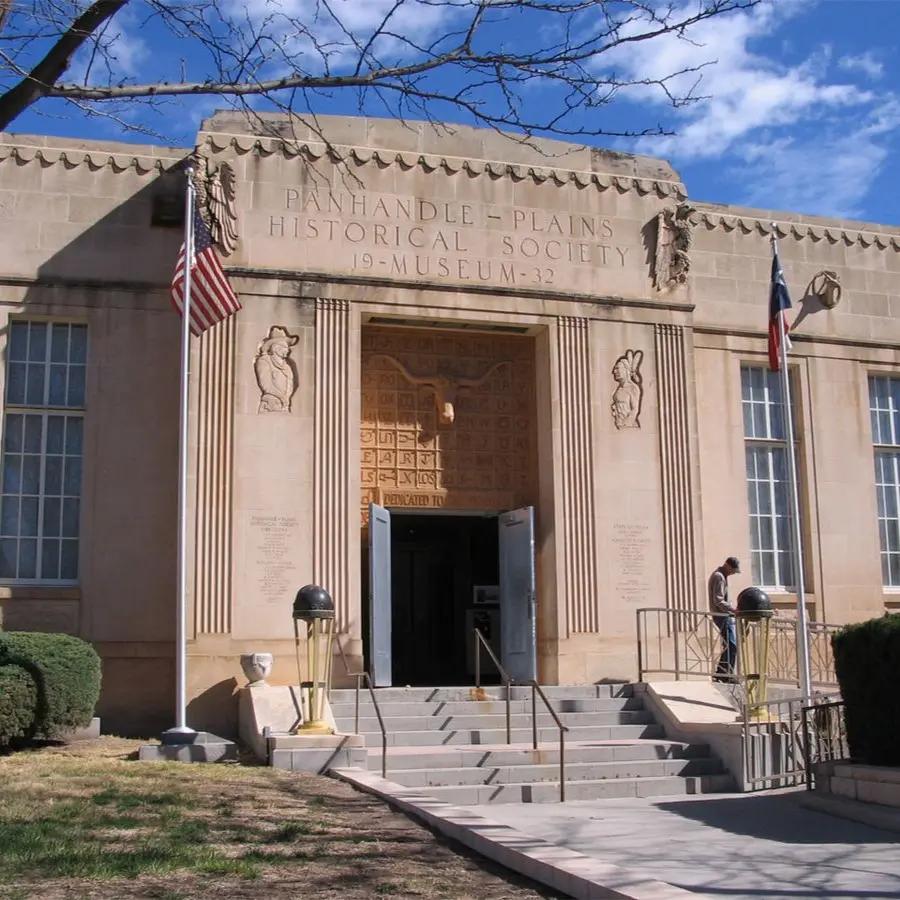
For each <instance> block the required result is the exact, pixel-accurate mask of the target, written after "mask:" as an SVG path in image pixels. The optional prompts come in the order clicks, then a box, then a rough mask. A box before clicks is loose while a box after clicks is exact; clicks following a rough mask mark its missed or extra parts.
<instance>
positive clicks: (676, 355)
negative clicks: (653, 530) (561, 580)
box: [655, 325, 697, 609]
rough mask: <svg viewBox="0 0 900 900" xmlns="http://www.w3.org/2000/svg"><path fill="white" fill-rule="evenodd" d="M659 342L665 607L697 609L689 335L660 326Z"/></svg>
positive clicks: (657, 328) (657, 332) (657, 359)
mask: <svg viewBox="0 0 900 900" xmlns="http://www.w3.org/2000/svg"><path fill="white" fill-rule="evenodd" d="M655 338H656V371H657V378H658V382H659V403H658V408H659V442H660V461H661V465H662V500H663V547H664V552H665V569H666V606H667V607H669V608H670V609H694V608H695V596H696V590H697V587H696V578H697V568H696V555H695V551H696V541H695V536H694V503H693V486H692V477H691V471H692V470H691V453H690V422H689V408H688V383H687V377H688V376H687V366H686V364H685V340H686V336H685V330H684V328H682V327H681V326H678V325H657V326H656V335H655Z"/></svg>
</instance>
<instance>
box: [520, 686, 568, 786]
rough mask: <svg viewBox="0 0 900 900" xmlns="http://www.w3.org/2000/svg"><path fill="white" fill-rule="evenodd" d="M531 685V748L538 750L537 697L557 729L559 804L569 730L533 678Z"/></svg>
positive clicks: (564, 775)
mask: <svg viewBox="0 0 900 900" xmlns="http://www.w3.org/2000/svg"><path fill="white" fill-rule="evenodd" d="M529 684H530V685H531V735H532V746H533V748H534V749H535V750H537V748H538V729H537V695H540V698H541V700H543V701H544V706H546V707H547V711H548V712H549V713H550V715H551V716H553V721H554V722H556V727H557V728H559V802H560V803H565V801H566V732H567V731H568V730H569V728H568V726H567V725H563V723H562V722H561V721H560V720H559V716H558V715H557V714H556V710H555V709H554V708H553V707H552V706H551V705H550V701H549V700H548V699H547V695H546V694H545V693H544V692H543V691H542V690H541V686H540V685H539V684H538V683H537V681H535V680H534V679H533V678H532V679H531V681H530V682H529Z"/></svg>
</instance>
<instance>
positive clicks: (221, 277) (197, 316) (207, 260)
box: [172, 208, 241, 334]
mask: <svg viewBox="0 0 900 900" xmlns="http://www.w3.org/2000/svg"><path fill="white" fill-rule="evenodd" d="M184 256H185V254H184V244H182V245H181V250H180V251H179V253H178V262H177V263H176V264H175V274H174V275H173V276H172V305H173V306H174V307H175V309H176V310H177V311H178V314H179V315H182V313H183V310H184V280H185V279H184V274H185V266H184ZM240 308H241V304H240V301H239V300H238V298H237V294H235V292H234V291H233V290H232V287H231V285H230V284H229V283H228V278H227V277H226V276H225V272H224V270H223V269H222V264H221V263H220V262H219V257H218V256H217V255H216V249H215V247H214V246H213V241H212V235H210V233H209V228H207V227H206V222H204V221H203V217H202V216H201V215H200V211H199V210H198V209H196V208H195V209H194V263H193V265H192V266H191V308H190V315H191V332H192V333H193V334H200V333H201V332H204V331H206V329H207V328H211V327H212V326H213V325H215V324H216V322H221V321H222V319H225V318H227V317H228V316H230V315H232V314H233V313H236V312H237V311H238V310H239V309H240Z"/></svg>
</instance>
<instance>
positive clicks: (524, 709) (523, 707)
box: [331, 694, 644, 719]
mask: <svg viewBox="0 0 900 900" xmlns="http://www.w3.org/2000/svg"><path fill="white" fill-rule="evenodd" d="M550 704H551V706H552V707H553V708H554V709H555V710H556V711H557V712H560V713H579V712H618V711H620V710H641V709H643V708H644V702H643V700H642V698H640V697H583V698H557V699H554V700H551V701H550ZM378 708H379V709H380V710H381V714H382V715H383V716H426V715H431V716H437V715H444V716H449V715H475V714H477V715H482V714H484V715H497V716H505V715H506V702H505V700H504V698H503V697H502V696H501V697H500V698H499V699H491V700H436V701H428V700H411V701H408V702H403V701H393V700H392V701H385V702H382V701H381V699H380V698H379V700H378ZM509 708H510V712H511V713H512V714H514V715H515V714H516V713H523V714H527V715H531V700H530V698H529V699H527V700H512V701H511V702H510V704H509ZM541 708H542V704H541V702H540V699H539V700H538V709H541ZM331 710H332V712H333V713H334V715H335V717H336V718H345V719H346V718H350V719H352V718H353V716H354V714H355V711H356V705H355V702H354V701H353V700H350V701H345V700H341V701H338V702H335V701H334V700H332V703H331ZM359 714H360V715H361V716H374V715H375V707H374V706H373V705H372V701H371V700H369V699H368V696H367V695H364V694H360V703H359Z"/></svg>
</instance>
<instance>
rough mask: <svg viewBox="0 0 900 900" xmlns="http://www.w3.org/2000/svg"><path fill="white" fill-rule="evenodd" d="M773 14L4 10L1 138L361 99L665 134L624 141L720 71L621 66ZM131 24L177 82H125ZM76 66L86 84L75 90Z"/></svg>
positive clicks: (535, 6) (332, 8)
mask: <svg viewBox="0 0 900 900" xmlns="http://www.w3.org/2000/svg"><path fill="white" fill-rule="evenodd" d="M760 2H762V0H689V2H683V3H681V4H675V3H661V2H658V0H646V2H642V0H615V2H613V0H369V2H367V3H365V4H362V3H359V2H356V0H310V2H301V3H296V2H293V0H247V2H246V3H245V4H241V5H240V8H239V4H237V3H235V2H234V0H94V2H93V3H90V5H88V6H87V7H86V8H85V7H84V5H83V2H81V0H26V2H21V3H18V4H16V5H13V4H12V0H0V28H2V27H3V22H4V18H5V21H6V28H5V30H4V31H3V32H0V129H5V128H7V127H8V126H9V125H10V124H11V123H12V122H13V121H14V120H15V119H16V118H17V117H18V116H19V115H21V113H22V112H24V111H25V110H26V109H28V108H29V107H31V106H33V105H34V104H36V103H43V102H45V101H48V100H52V99H53V98H55V99H57V100H59V99H62V100H65V101H69V102H71V103H75V104H78V105H79V108H85V105H87V107H88V108H94V107H96V108H99V107H101V106H103V105H106V104H115V103H117V102H123V101H125V102H134V101H142V102H151V103H152V102H154V101H155V100H158V98H161V97H168V98H184V97H221V98H225V99H227V100H228V101H229V102H230V103H232V104H235V105H237V106H238V107H239V108H242V109H244V110H245V111H249V110H251V109H253V108H255V107H256V106H257V105H258V103H259V102H260V101H262V102H264V104H266V105H268V106H269V107H270V108H271V107H274V108H276V109H282V110H284V111H286V112H299V113H307V114H308V112H310V111H311V110H313V109H315V108H319V109H321V108H322V107H323V106H324V105H325V103H326V102H327V100H328V98H330V97H333V96H335V95H336V94H338V93H347V92H355V94H356V96H357V102H358V106H359V108H360V110H361V111H364V110H365V109H367V108H368V104H371V103H372V102H373V101H377V102H378V103H380V104H381V105H382V106H383V108H384V110H385V111H386V112H387V113H388V114H390V115H393V116H396V117H399V118H407V117H411V115H414V116H416V117H420V118H421V117H424V118H426V119H427V120H428V121H432V122H435V121H439V120H440V119H441V118H459V117H463V118H466V119H468V120H470V121H472V122H473V124H480V125H483V126H487V127H490V128H496V129H498V130H504V131H506V130H509V129H514V130H518V131H521V132H523V133H524V134H525V136H526V137H528V136H530V135H533V134H536V133H547V134H550V135H557V136H564V137H573V136H582V137H587V136H596V135H623V136H634V135H644V134H659V133H664V132H663V130H662V129H661V128H660V127H659V126H656V127H653V128H637V129H635V130H625V129H621V128H616V127H614V126H612V125H611V124H608V122H607V120H605V119H604V118H603V117H601V116H599V115H598V114H597V110H599V109H600V108H602V107H605V106H608V105H610V104H612V103H614V102H615V101H616V100H617V99H619V98H620V97H621V96H622V95H623V93H624V92H628V91H633V90H635V89H642V90H647V89H652V90H654V91H657V92H658V93H659V96H660V97H661V98H662V99H664V100H666V101H667V102H668V103H669V104H671V105H672V106H674V107H676V108H677V107H679V106H682V105H685V104H688V103H692V102H696V101H697V100H698V99H700V95H699V93H698V92H697V87H698V82H699V78H700V73H701V72H702V69H703V68H704V66H706V65H708V64H709V62H710V60H704V59H702V58H701V57H700V56H699V52H698V56H697V62H696V64H695V65H691V66H688V67H684V68H681V69H678V70H677V71H673V72H669V73H666V74H664V75H662V76H659V75H657V76H655V77H654V76H650V75H649V74H648V75H647V77H630V78H625V77H622V76H620V75H618V74H617V72H616V70H615V68H614V67H613V66H612V64H611V63H610V62H607V60H613V59H615V57H616V55H618V56H619V57H621V55H622V54H623V53H627V52H628V50H629V48H630V47H632V46H634V45H637V44H641V43H646V42H652V41H659V40H662V39H666V38H668V39H669V40H686V41H692V40H693V39H692V37H691V33H692V29H694V28H695V27H696V26H698V25H699V24H701V23H702V22H704V21H706V20H709V19H711V18H714V17H716V16H722V15H726V14H728V13H733V12H736V11H740V10H746V9H749V8H751V7H753V6H756V5H757V4H758V3H760ZM122 15H126V18H128V19H131V18H135V19H137V18H139V19H140V26H139V31H138V34H140V32H141V31H143V30H144V29H145V28H146V29H155V31H156V32H157V33H158V32H159V31H161V30H162V31H164V32H165V34H167V35H168V36H169V40H170V41H171V43H172V46H173V47H177V48H178V50H177V52H176V53H175V54H174V56H175V59H176V60H177V62H176V63H174V64H173V66H172V68H173V71H172V72H171V75H172V77H171V78H167V77H166V71H165V69H166V64H165V63H164V62H163V61H161V60H157V59H153V60H150V61H149V62H148V64H147V65H145V66H144V67H143V68H144V69H145V70H146V72H147V74H148V75H150V77H146V76H145V77H144V78H142V79H140V80H138V79H136V78H134V77H133V75H134V73H133V72H131V71H128V70H127V69H126V70H123V69H122V65H121V64H120V62H119V60H118V58H117V52H118V51H119V50H120V49H121V47H122V46H123V45H122V40H123V38H122V34H123V33H124V28H125V26H124V25H121V24H120V25H115V26H111V22H112V21H113V19H114V17H116V18H115V21H116V22H117V23H118V22H119V20H120V18H121V16H122ZM157 37H158V35H157ZM79 54H80V56H79ZM78 59H80V60H81V61H80V63H79V64H78V66H77V67H76V68H77V69H78V71H80V72H83V74H82V76H81V77H79V80H77V81H75V80H68V81H65V80H63V79H64V76H65V73H66V71H67V70H69V69H70V67H71V66H72V65H73V64H74V63H75V62H76V61H77V60H78ZM186 76H190V77H186ZM690 76H692V77H690ZM536 91H540V92H541V94H540V97H539V98H538V99H534V98H535V96H536ZM253 98H260V100H259V101H256V100H253ZM250 101H252V105H251V102H250ZM297 104H299V109H298V108H297ZM454 111H455V112H454Z"/></svg>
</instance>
